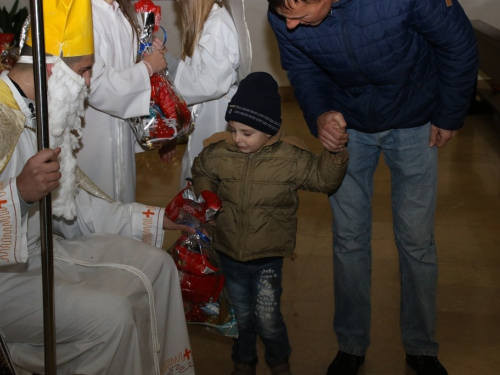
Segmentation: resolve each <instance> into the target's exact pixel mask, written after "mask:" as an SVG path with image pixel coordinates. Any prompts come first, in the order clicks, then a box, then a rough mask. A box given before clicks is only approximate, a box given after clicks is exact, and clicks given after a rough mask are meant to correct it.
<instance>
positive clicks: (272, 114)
mask: <svg viewBox="0 0 500 375" xmlns="http://www.w3.org/2000/svg"><path fill="white" fill-rule="evenodd" d="M226 121H236V122H240V123H242V124H244V125H247V126H250V127H251V128H254V129H257V130H259V131H261V132H263V133H266V134H270V135H275V134H276V133H277V132H278V130H279V129H280V126H281V97H280V94H279V93H278V83H277V82H276V81H275V80H274V78H273V77H272V76H271V75H270V74H269V73H264V72H255V73H250V74H249V75H248V76H246V77H245V78H244V79H243V80H241V82H240V84H239V85H238V90H237V91H236V94H234V96H233V98H232V99H231V101H230V102H229V105H228V106H227V111H226Z"/></svg>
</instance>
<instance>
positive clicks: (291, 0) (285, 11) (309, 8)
mask: <svg viewBox="0 0 500 375" xmlns="http://www.w3.org/2000/svg"><path fill="white" fill-rule="evenodd" d="M337 1H338V0H268V2H269V5H270V6H271V7H272V8H274V9H275V10H276V12H277V13H278V14H279V15H280V16H282V17H284V18H285V19H286V27H287V28H288V29H290V30H291V29H295V28H296V27H297V26H299V25H304V26H318V25H319V24H320V23H321V22H323V20H324V19H325V18H326V17H327V16H328V14H329V13H330V10H331V8H332V5H333V3H335V2H337Z"/></svg>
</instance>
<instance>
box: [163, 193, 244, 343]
mask: <svg viewBox="0 0 500 375" xmlns="http://www.w3.org/2000/svg"><path fill="white" fill-rule="evenodd" d="M221 206H222V202H221V201H220V199H219V198H218V197H217V195H216V194H214V193H212V192H210V191H203V192H202V193H201V194H200V195H199V196H198V197H196V195H195V194H194V191H193V190H192V187H191V186H188V187H187V188H185V189H184V190H182V191H181V192H180V193H179V194H177V196H176V197H175V198H174V199H173V200H172V201H171V202H170V203H169V204H168V205H167V207H166V209H165V213H166V215H167V216H168V217H169V218H170V219H171V220H172V221H175V222H177V223H181V224H185V225H189V226H191V227H193V228H195V229H196V233H195V234H183V235H182V236H181V237H180V238H179V239H178V240H177V241H176V242H175V243H174V244H173V245H172V246H171V247H170V249H169V250H168V253H169V254H170V255H171V256H172V258H173V259H174V262H175V264H176V266H177V269H178V271H179V278H180V283H181V291H182V298H183V303H184V311H185V315H186V321H187V322H188V323H192V324H203V325H206V326H207V327H208V328H209V329H210V330H212V331H215V332H217V333H220V334H222V335H225V336H229V337H237V336H238V329H237V326H236V319H235V316H234V310H233V308H232V306H231V303H230V300H229V296H228V294H227V291H226V290H225V287H224V281H225V279H224V275H223V274H222V272H221V270H220V263H219V258H218V256H217V253H216V251H215V250H213V249H212V247H211V246H210V239H209V238H208V237H207V236H206V235H205V234H204V233H203V224H204V223H207V222H210V221H212V220H213V219H214V217H215V215H216V214H217V212H218V211H219V210H220V208H221Z"/></svg>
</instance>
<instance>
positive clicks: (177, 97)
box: [129, 0, 194, 149]
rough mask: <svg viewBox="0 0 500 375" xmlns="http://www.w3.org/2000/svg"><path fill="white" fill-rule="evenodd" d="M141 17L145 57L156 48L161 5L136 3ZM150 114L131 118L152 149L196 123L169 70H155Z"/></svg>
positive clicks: (147, 1)
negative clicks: (170, 76) (155, 41)
mask: <svg viewBox="0 0 500 375" xmlns="http://www.w3.org/2000/svg"><path fill="white" fill-rule="evenodd" d="M134 7H135V11H136V12H137V13H138V19H139V26H140V30H139V39H140V40H139V55H140V57H141V58H143V57H144V56H145V55H148V54H150V53H151V52H152V51H153V38H154V33H155V32H156V31H157V30H158V28H159V25H160V19H161V8H160V7H159V6H156V5H155V4H154V3H153V2H152V1H151V0H140V1H138V2H137V3H135V4H134ZM150 80H151V100H150V107H149V116H145V117H140V118H134V119H131V120H130V121H129V122H130V125H131V126H132V130H133V131H134V133H135V135H136V137H137V139H138V141H139V143H140V144H141V145H143V146H144V147H147V148H149V149H158V148H161V147H162V146H163V145H164V144H165V143H167V142H169V141H171V140H173V139H176V138H179V137H181V136H183V135H186V134H189V133H190V132H191V131H192V130H193V128H194V123H193V121H192V118H191V112H190V111H189V108H188V106H187V104H186V102H185V101H184V99H183V98H182V96H181V94H180V93H179V91H178V90H177V89H176V88H175V86H174V84H173V82H172V81H171V80H170V78H169V76H168V70H165V71H164V72H161V73H154V74H153V75H152V76H151V78H150Z"/></svg>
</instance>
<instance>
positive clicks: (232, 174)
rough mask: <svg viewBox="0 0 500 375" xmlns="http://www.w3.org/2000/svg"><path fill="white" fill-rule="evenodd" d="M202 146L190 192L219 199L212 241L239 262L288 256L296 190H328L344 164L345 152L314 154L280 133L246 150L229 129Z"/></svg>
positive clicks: (340, 176) (293, 229) (334, 186)
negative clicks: (207, 193)
mask: <svg viewBox="0 0 500 375" xmlns="http://www.w3.org/2000/svg"><path fill="white" fill-rule="evenodd" d="M205 145H206V146H205V148H204V149H203V151H202V152H201V153H200V155H199V156H198V157H197V158H196V159H195V160H194V164H193V168H192V175H193V181H194V188H195V192H196V194H199V193H200V192H201V191H203V190H209V191H212V192H215V193H217V195H218V196H219V198H220V199H221V200H222V203H223V210H222V211H221V212H219V213H218V215H217V216H216V219H215V220H216V223H215V224H216V225H215V227H214V231H213V239H212V246H213V248H214V249H216V250H217V251H220V252H222V253H224V254H226V255H228V256H229V257H231V258H233V259H235V260H237V261H241V262H244V261H249V260H254V259H260V258H266V257H274V256H282V257H286V256H290V255H291V254H292V253H293V250H294V249H295V238H296V233H297V209H298V206H299V197H298V190H300V189H302V190H308V191H314V192H321V193H324V194H330V193H333V192H334V191H335V190H336V189H338V187H339V186H340V184H341V183H342V180H343V178H344V175H345V172H346V169H347V162H348V154H347V151H342V152H340V153H338V154H335V155H334V154H330V153H329V152H328V151H326V150H324V151H323V153H322V154H321V155H314V154H312V153H311V152H309V151H308V150H306V149H305V148H306V146H305V144H304V142H303V141H302V140H301V139H300V138H297V137H290V136H286V135H285V134H284V133H283V132H279V133H278V134H276V135H275V136H273V137H271V138H270V139H269V141H268V142H267V143H266V144H265V145H264V146H263V147H262V149H260V150H259V151H257V152H255V153H251V154H246V153H243V152H241V151H240V150H239V149H238V147H237V146H236V145H235V144H234V142H233V141H232V138H231V133H229V132H223V133H217V134H214V135H213V136H212V137H210V138H209V139H207V140H205Z"/></svg>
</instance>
